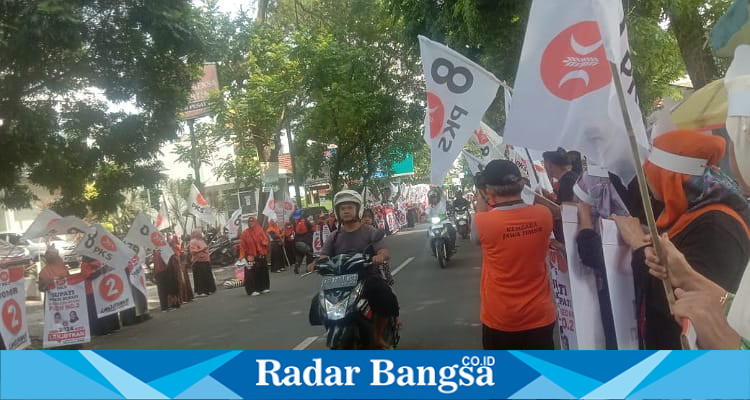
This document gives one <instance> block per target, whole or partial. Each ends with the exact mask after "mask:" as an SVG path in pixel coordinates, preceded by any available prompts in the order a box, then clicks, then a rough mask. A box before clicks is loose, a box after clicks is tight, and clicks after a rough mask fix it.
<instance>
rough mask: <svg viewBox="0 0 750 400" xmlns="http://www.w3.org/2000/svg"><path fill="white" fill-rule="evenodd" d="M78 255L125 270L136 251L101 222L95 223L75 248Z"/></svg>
mask: <svg viewBox="0 0 750 400" xmlns="http://www.w3.org/2000/svg"><path fill="white" fill-rule="evenodd" d="M75 252H76V254H78V255H81V256H86V257H91V258H93V259H94V260H99V261H101V263H102V264H106V265H110V266H112V267H114V268H115V269H120V270H125V268H127V267H128V263H129V262H130V259H131V258H133V256H135V255H136V253H135V251H133V249H131V248H130V246H128V245H126V244H125V243H123V242H122V241H121V240H120V239H118V238H117V237H116V236H115V235H113V234H112V233H110V232H109V231H108V230H107V228H105V227H103V226H102V225H101V224H94V225H93V226H92V227H91V228H90V229H89V231H88V233H87V235H86V236H84V237H83V238H82V239H81V240H80V241H79V242H78V245H77V246H76V248H75Z"/></svg>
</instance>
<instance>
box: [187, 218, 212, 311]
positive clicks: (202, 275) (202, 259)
mask: <svg viewBox="0 0 750 400" xmlns="http://www.w3.org/2000/svg"><path fill="white" fill-rule="evenodd" d="M189 248H190V257H191V260H192V263H193V264H192V267H193V281H194V282H195V293H196V295H197V296H196V297H205V296H208V295H209V294H211V293H213V292H215V291H216V282H214V275H213V273H212V272H211V262H210V258H209V255H208V245H207V244H206V242H205V241H204V240H203V234H202V233H201V230H200V229H193V232H192V234H191V239H190V245H189Z"/></svg>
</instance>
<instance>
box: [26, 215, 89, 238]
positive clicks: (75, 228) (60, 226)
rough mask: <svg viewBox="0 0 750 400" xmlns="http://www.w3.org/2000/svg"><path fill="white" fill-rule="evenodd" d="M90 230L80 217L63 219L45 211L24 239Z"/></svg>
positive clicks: (33, 223)
mask: <svg viewBox="0 0 750 400" xmlns="http://www.w3.org/2000/svg"><path fill="white" fill-rule="evenodd" d="M89 229H90V226H89V225H88V224H87V223H86V222H84V221H83V220H82V219H80V218H78V217H75V216H73V215H69V216H67V217H61V216H59V215H57V213H55V212H54V211H51V210H44V211H42V212H41V213H39V215H38V216H37V217H36V219H34V222H32V224H31V226H29V229H27V230H26V232H25V233H24V234H23V237H24V238H26V239H36V238H39V237H43V236H47V235H57V234H62V235H65V234H76V233H86V232H88V231H89Z"/></svg>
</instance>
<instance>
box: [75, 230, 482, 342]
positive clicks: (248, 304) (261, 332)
mask: <svg viewBox="0 0 750 400" xmlns="http://www.w3.org/2000/svg"><path fill="white" fill-rule="evenodd" d="M386 243H387V245H388V247H389V249H390V250H391V254H392V271H393V272H394V273H395V281H396V283H395V285H394V289H395V291H396V293H397V295H398V298H399V302H400V305H401V319H402V321H403V323H404V327H403V330H402V331H401V343H400V345H399V348H400V349H409V350H432V349H436V350H437V349H441V350H473V349H481V325H480V322H479V275H480V268H479V267H480V264H481V254H480V251H479V248H478V247H476V246H474V245H472V244H471V243H470V242H469V241H468V240H461V239H459V246H460V248H459V249H458V254H456V256H455V257H454V258H453V259H452V260H451V261H450V262H449V264H448V266H447V267H446V268H445V269H440V267H439V266H438V264H437V261H436V260H435V258H433V257H432V255H431V253H430V251H429V249H428V246H427V231H426V225H421V226H418V227H417V228H414V229H411V230H406V231H403V232H400V233H398V234H396V235H394V236H390V237H388V238H386ZM221 283H223V282H222V281H219V282H217V285H219V286H220V285H221ZM319 287H320V277H319V276H318V275H317V274H312V275H309V276H307V277H305V278H303V279H300V278H299V276H298V275H294V273H293V272H291V271H287V272H284V273H280V274H271V292H270V293H268V294H265V295H262V296H257V297H250V296H248V295H246V294H245V291H244V289H242V288H236V289H224V288H223V287H220V288H219V289H218V291H217V292H216V293H215V294H213V295H211V296H209V297H204V298H197V299H196V300H194V301H193V302H191V303H188V304H185V305H183V306H182V307H181V308H180V309H179V310H176V311H171V312H159V311H155V312H152V315H153V318H152V319H151V320H149V321H146V322H143V323H140V324H137V325H132V326H127V327H123V328H122V329H121V330H120V331H118V332H116V333H114V334H112V335H108V336H103V337H95V338H93V340H92V341H91V343H88V344H86V345H85V348H87V349H97V350H102V349H128V350H132V349H170V350H182V349H185V350H197V349H219V350H221V349H247V350H289V349H298V350H303V349H315V350H323V349H325V339H324V330H323V328H322V327H320V326H310V325H309V322H308V311H309V307H310V299H311V298H312V296H313V295H314V294H315V293H316V292H317V290H318V288H319Z"/></svg>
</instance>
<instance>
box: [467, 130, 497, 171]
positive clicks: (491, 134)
mask: <svg viewBox="0 0 750 400" xmlns="http://www.w3.org/2000/svg"><path fill="white" fill-rule="evenodd" d="M471 141H472V142H474V144H476V145H477V147H479V151H480V152H481V153H482V161H484V163H485V164H487V163H489V162H490V161H492V160H499V159H502V158H503V151H502V147H501V146H502V144H503V138H502V137H500V135H498V134H497V132H495V130H494V129H492V128H490V127H489V126H487V124H485V123H484V122H481V123H480V124H479V129H475V130H474V133H473V134H472V135H471Z"/></svg>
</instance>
